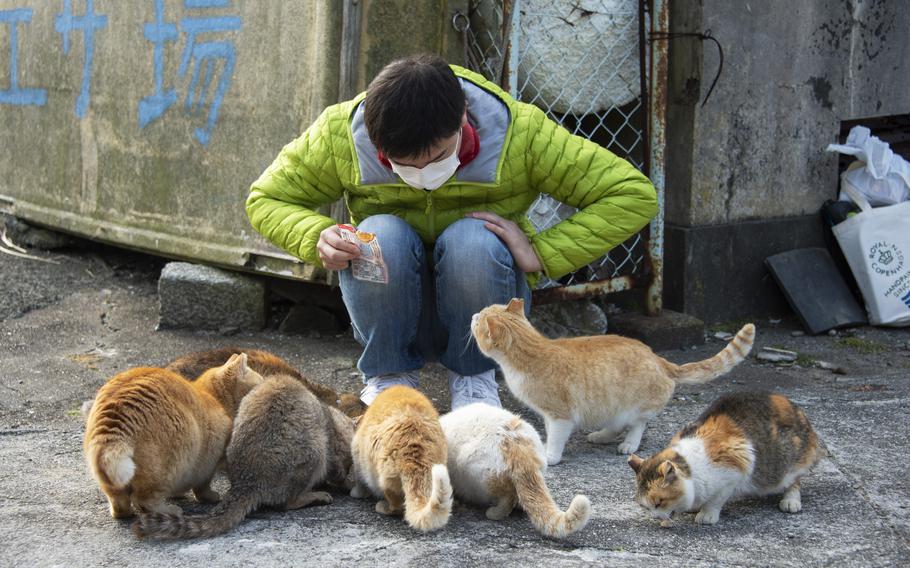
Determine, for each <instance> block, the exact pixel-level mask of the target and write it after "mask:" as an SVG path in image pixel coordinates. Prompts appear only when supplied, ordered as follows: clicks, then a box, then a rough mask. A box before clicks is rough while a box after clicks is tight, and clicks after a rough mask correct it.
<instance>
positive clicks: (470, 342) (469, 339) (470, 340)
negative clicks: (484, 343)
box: [458, 329, 476, 357]
mask: <svg viewBox="0 0 910 568" xmlns="http://www.w3.org/2000/svg"><path fill="white" fill-rule="evenodd" d="M464 339H465V344H464V349H462V350H461V353H459V354H458V355H459V356H460V357H463V356H464V355H465V354H466V353H467V352H468V349H470V348H471V345H473V344H474V342H475V341H476V340H475V339H474V334H473V333H472V332H471V330H470V329H469V330H468V333H467V335H466V337H464Z"/></svg>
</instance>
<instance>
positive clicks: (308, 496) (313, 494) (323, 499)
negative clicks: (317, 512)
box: [285, 491, 335, 510]
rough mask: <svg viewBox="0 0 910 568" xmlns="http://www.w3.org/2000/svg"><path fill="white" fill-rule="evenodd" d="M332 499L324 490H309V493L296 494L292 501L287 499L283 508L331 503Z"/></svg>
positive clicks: (301, 507) (289, 508) (299, 507)
mask: <svg viewBox="0 0 910 568" xmlns="http://www.w3.org/2000/svg"><path fill="white" fill-rule="evenodd" d="M334 501H335V500H334V499H333V498H332V496H331V495H329V494H328V493H326V492H325V491H310V492H309V493H304V494H303V495H298V496H297V498H296V499H294V500H293V501H288V502H287V504H286V505H285V508H286V509H288V510H291V509H303V508H304V507H311V506H313V505H331V504H332V503H333V502H334Z"/></svg>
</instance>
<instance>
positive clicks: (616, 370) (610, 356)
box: [471, 299, 755, 465]
mask: <svg viewBox="0 0 910 568" xmlns="http://www.w3.org/2000/svg"><path fill="white" fill-rule="evenodd" d="M471 332H472V333H473V334H474V338H475V339H476V340H477V346H478V347H479V348H480V350H481V351H482V352H483V353H484V354H485V355H487V356H488V357H490V358H491V359H493V360H494V361H496V362H497V363H499V366H500V367H501V368H502V372H503V375H504V376H505V379H506V384H507V385H508V386H509V390H511V391H512V394H514V395H515V397H516V398H517V399H518V400H520V401H521V402H523V403H525V404H527V405H528V406H529V407H531V409H532V410H534V411H535V412H537V413H538V414H540V415H542V416H543V419H544V427H545V428H546V431H547V463H548V464H549V465H553V464H557V463H559V461H560V460H561V459H562V450H563V448H564V447H565V444H566V441H567V440H568V439H569V436H570V435H571V434H572V431H573V430H574V429H575V428H576V427H579V426H580V427H582V428H589V429H590V428H595V429H597V431H596V432H593V433H591V434H589V435H588V441H590V442H593V443H596V444H607V443H610V442H611V441H613V439H614V437H615V436H616V435H617V434H619V433H620V432H622V431H623V430H624V429H626V428H628V429H629V431H628V433H627V434H626V436H625V440H623V442H622V443H621V444H619V446H618V447H617V450H618V452H619V453H621V454H631V453H633V452H634V451H635V450H637V449H638V445H639V444H640V443H641V436H642V434H643V433H644V431H645V424H647V422H648V420H650V419H651V418H653V417H654V416H656V415H657V413H658V412H660V411H661V410H662V409H663V407H664V406H665V405H666V404H667V401H669V400H670V397H671V396H673V391H674V389H675V388H676V385H677V383H683V384H699V383H704V382H707V381H710V380H711V379H714V378H716V377H719V376H721V375H723V374H724V373H726V372H727V371H729V370H730V369H732V368H733V367H734V366H736V365H737V364H738V363H739V362H741V361H742V360H743V359H745V357H746V355H748V354H749V351H750V350H751V349H752V342H753V341H754V339H755V326H753V325H752V324H747V325H745V326H743V328H742V329H741V330H739V333H737V334H736V337H735V338H734V339H733V341H732V342H730V344H729V345H728V346H727V347H726V348H725V349H724V350H723V351H721V352H720V353H718V354H717V355H715V356H714V357H711V358H710V359H706V360H704V361H699V362H696V363H687V364H685V365H676V364H674V363H671V362H670V361H667V360H666V359H664V358H662V357H659V356H658V355H655V354H654V352H653V351H651V349H650V348H649V347H648V346H647V345H645V344H644V343H642V342H640V341H636V340H634V339H629V338H626V337H620V336H618V335H600V336H593V337H575V338H568V339H547V338H546V337H544V336H543V335H541V334H540V333H539V332H538V331H537V330H535V329H534V327H533V326H531V324H530V322H528V320H527V318H525V314H524V301H523V300H520V299H513V300H512V301H511V302H510V303H509V305H508V306H503V305H493V306H489V307H487V308H484V309H483V310H481V312H480V313H479V314H475V315H474V318H473V320H472V321H471Z"/></svg>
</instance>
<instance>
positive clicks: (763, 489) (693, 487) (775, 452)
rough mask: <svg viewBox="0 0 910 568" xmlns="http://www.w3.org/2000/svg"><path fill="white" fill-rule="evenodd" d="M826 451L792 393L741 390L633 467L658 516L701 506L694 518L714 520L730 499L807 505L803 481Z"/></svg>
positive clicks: (792, 508) (785, 507) (640, 495)
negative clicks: (779, 496)
mask: <svg viewBox="0 0 910 568" xmlns="http://www.w3.org/2000/svg"><path fill="white" fill-rule="evenodd" d="M824 455H825V451H824V449H822V447H821V446H820V444H819V441H818V437H817V436H816V435H815V432H814V431H813V430H812V426H811V425H810V424H809V419H808V418H806V414H805V413H804V412H803V411H802V409H800V408H799V407H798V406H796V405H795V404H793V403H792V402H791V401H790V400H788V399H787V398H786V397H783V396H781V395H779V394H770V393H737V394H731V395H726V396H724V397H721V398H719V399H718V400H717V401H715V402H714V404H712V405H711V406H710V407H709V408H708V409H707V410H706V411H705V412H704V413H703V414H702V415H701V416H699V417H698V419H697V420H695V422H693V423H691V424H689V425H688V426H686V427H685V428H683V429H682V430H680V431H679V432H678V433H677V434H676V436H674V437H673V439H672V440H671V441H670V445H669V446H668V447H667V448H666V449H664V450H662V451H660V452H658V453H656V454H654V455H653V456H651V457H650V458H648V459H646V460H643V459H641V458H640V457H638V456H636V455H634V454H633V455H632V456H631V457H630V458H629V465H630V466H631V467H632V469H634V470H635V474H636V478H637V481H638V483H637V486H638V487H637V489H638V490H637V491H636V497H635V499H636V501H638V502H639V504H641V506H642V507H645V508H647V509H649V510H650V511H651V514H652V516H653V517H654V518H657V519H663V521H664V523H667V522H669V520H670V517H671V515H673V513H676V512H685V511H693V512H694V511H697V512H698V514H697V515H695V522H696V523H699V524H712V525H713V524H714V523H716V522H717V520H718V519H719V518H720V510H721V508H722V507H723V506H724V503H726V502H727V501H728V500H730V499H734V498H737V497H747V496H764V495H774V494H781V493H782V494H783V498H782V499H781V500H780V503H779V505H778V506H779V507H780V510H781V511H784V512H785V513H798V512H799V511H800V510H802V500H801V495H800V490H799V480H800V478H801V477H802V476H803V475H805V474H806V473H807V472H808V471H809V469H810V468H811V467H812V466H813V465H815V463H816V462H818V460H819V459H820V458H821V457H822V456H824Z"/></svg>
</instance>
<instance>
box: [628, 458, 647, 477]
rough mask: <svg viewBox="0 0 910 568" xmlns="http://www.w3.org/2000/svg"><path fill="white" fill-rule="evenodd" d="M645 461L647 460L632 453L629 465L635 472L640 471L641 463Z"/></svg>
mask: <svg viewBox="0 0 910 568" xmlns="http://www.w3.org/2000/svg"><path fill="white" fill-rule="evenodd" d="M644 461H645V460H643V459H641V458H640V457H638V456H636V455H635V454H632V455H631V456H629V467H631V468H632V469H633V470H634V471H635V473H638V470H640V469H641V464H642V463H643V462H644Z"/></svg>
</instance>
